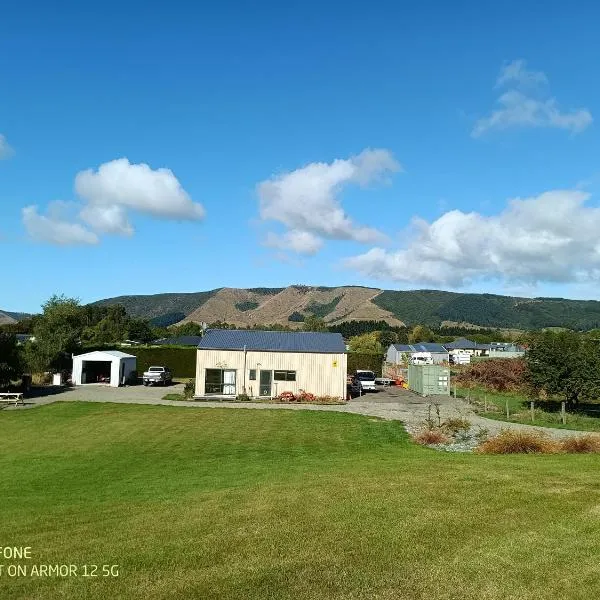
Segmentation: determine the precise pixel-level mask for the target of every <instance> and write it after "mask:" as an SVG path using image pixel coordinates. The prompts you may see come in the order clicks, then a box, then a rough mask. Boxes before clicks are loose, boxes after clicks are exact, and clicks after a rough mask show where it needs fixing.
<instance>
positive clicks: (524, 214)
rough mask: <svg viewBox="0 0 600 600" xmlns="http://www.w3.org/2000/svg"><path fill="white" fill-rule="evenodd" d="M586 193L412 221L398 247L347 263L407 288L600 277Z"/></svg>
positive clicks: (599, 218) (597, 213)
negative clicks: (500, 209) (496, 211)
mask: <svg viewBox="0 0 600 600" xmlns="http://www.w3.org/2000/svg"><path fill="white" fill-rule="evenodd" d="M589 197H590V195H589V194H587V193H585V192H582V191H580V190H557V191H550V192H545V193H543V194H541V195H539V196H536V197H533V198H525V199H520V198H517V199H513V200H510V201H509V203H508V205H507V208H506V209H505V210H504V211H503V212H501V213H500V214H498V215H494V216H489V217H488V216H483V215H481V214H479V213H476V212H471V213H464V212H462V211H459V210H453V211H450V212H447V213H445V214H444V215H443V216H441V217H440V218H439V219H437V220H436V221H433V222H432V223H428V222H426V221H423V220H421V219H416V220H414V221H413V230H414V231H413V236H412V239H411V241H410V243H409V244H408V245H407V247H405V248H404V249H402V250H399V251H396V252H390V251H386V250H383V249H381V248H373V249H371V250H370V251H369V252H366V253H365V254H362V255H359V256H355V257H352V258H349V259H347V260H346V261H345V266H347V267H348V268H352V269H356V270H358V271H360V272H361V273H363V274H364V275H366V276H369V277H373V278H376V279H387V280H393V281H398V282H406V283H413V284H414V283H420V284H426V285H448V286H452V287H460V286H464V285H466V284H468V283H470V282H473V281H476V280H481V279H488V278H493V279H498V280H501V281H504V282H508V283H511V284H514V283H515V282H517V283H525V284H530V285H531V284H536V283H538V282H572V281H577V282H585V281H590V280H598V279H600V241H599V239H598V234H597V232H598V230H599V228H600V209H599V208H595V207H592V206H587V205H586V202H587V201H588V199H589Z"/></svg>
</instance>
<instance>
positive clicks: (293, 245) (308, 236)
mask: <svg viewBox="0 0 600 600" xmlns="http://www.w3.org/2000/svg"><path fill="white" fill-rule="evenodd" d="M264 244H265V246H269V247H271V248H278V249H279V250H287V251H290V252H296V253H298V254H308V255H312V254H316V253H317V252H318V251H319V250H320V249H321V247H322V246H323V240H322V239H321V238H319V237H317V236H316V235H314V234H312V233H310V232H308V231H298V230H297V229H292V230H290V231H286V232H285V233H284V234H282V235H278V234H276V233H273V232H269V233H268V234H267V237H266V239H265V242H264Z"/></svg>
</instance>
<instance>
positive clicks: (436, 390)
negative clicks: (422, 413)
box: [408, 365, 450, 396]
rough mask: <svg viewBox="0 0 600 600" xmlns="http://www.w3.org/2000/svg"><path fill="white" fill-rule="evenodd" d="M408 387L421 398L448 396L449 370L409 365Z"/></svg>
mask: <svg viewBox="0 0 600 600" xmlns="http://www.w3.org/2000/svg"><path fill="white" fill-rule="evenodd" d="M408 387H409V389H411V390H412V391H413V392H416V393H417V394H420V395H421V396H449V395H450V369H448V367H443V366H441V365H409V367H408Z"/></svg>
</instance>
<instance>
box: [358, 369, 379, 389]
mask: <svg viewBox="0 0 600 600" xmlns="http://www.w3.org/2000/svg"><path fill="white" fill-rule="evenodd" d="M354 378H355V379H358V381H359V382H360V385H361V388H362V391H363V392H375V391H376V390H377V388H376V387H375V373H373V371H363V370H361V369H359V370H357V371H356V373H354Z"/></svg>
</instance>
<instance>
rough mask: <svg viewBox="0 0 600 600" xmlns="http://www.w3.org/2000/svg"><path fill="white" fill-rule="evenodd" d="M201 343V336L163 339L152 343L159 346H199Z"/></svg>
mask: <svg viewBox="0 0 600 600" xmlns="http://www.w3.org/2000/svg"><path fill="white" fill-rule="evenodd" d="M201 341H202V336H201V335H180V336H179V337H171V338H161V339H159V340H154V341H153V342H152V343H153V344H155V345H157V346H197V345H198V344H199V343H200V342H201Z"/></svg>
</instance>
